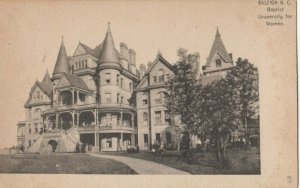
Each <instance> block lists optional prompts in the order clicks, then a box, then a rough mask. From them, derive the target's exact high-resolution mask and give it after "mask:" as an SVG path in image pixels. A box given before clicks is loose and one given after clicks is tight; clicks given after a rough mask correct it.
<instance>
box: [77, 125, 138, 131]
mask: <svg viewBox="0 0 300 188" xmlns="http://www.w3.org/2000/svg"><path fill="white" fill-rule="evenodd" d="M77 130H78V132H79V133H94V132H95V131H96V132H98V133H120V132H130V133H132V132H136V131H137V128H135V127H129V126H99V127H78V128H77Z"/></svg>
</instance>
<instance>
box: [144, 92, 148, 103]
mask: <svg viewBox="0 0 300 188" xmlns="http://www.w3.org/2000/svg"><path fill="white" fill-rule="evenodd" d="M147 104H148V94H147V93H146V92H145V93H143V105H147Z"/></svg>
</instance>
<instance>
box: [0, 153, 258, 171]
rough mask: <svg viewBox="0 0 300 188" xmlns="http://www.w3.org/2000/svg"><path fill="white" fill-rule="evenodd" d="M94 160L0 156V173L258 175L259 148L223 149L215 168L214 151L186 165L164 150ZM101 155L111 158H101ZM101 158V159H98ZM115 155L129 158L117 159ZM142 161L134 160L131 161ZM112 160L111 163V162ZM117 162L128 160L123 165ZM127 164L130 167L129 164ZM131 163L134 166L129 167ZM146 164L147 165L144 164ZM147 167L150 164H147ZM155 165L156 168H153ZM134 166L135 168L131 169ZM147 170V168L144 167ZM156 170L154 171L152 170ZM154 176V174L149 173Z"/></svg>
mask: <svg viewBox="0 0 300 188" xmlns="http://www.w3.org/2000/svg"><path fill="white" fill-rule="evenodd" d="M97 154H98V156H97V157H95V156H90V155H88V154H78V153H73V154H48V155H36V154H28V155H11V156H10V155H0V173H42V174H52V173H53V174H54V173H55V174H136V172H138V171H135V170H133V169H142V170H143V171H142V173H141V172H140V173H141V174H152V173H153V172H154V171H155V170H156V171H158V173H161V172H162V170H163V169H165V174H168V173H170V174H176V173H178V171H177V172H174V171H176V170H172V169H171V168H169V169H168V168H167V167H172V168H175V169H178V170H181V171H185V172H188V173H191V174H260V152H259V148H249V149H247V150H245V149H227V159H228V161H227V167H226V168H224V169H219V168H217V164H216V159H215V158H216V155H215V152H213V151H211V152H206V153H195V155H194V159H195V160H194V161H193V162H192V163H189V162H188V161H186V160H185V159H184V158H182V157H181V154H180V152H179V151H166V152H164V153H163V154H162V155H161V156H155V155H153V154H152V153H151V152H149V151H142V152H140V153H127V152H99V153H96V155H97ZM103 155H110V156H115V157H107V158H104V157H105V156H104V157H103ZM101 156H102V157H101ZM116 156H123V157H129V159H128V158H127V159H124V158H122V160H120V157H119V158H116ZM135 158H137V159H143V160H147V161H152V162H156V163H158V164H163V165H165V166H164V167H163V166H161V165H160V166H159V165H156V164H155V163H152V164H151V163H146V162H145V161H144V162H143V161H138V160H136V161H134V160H132V159H135ZM111 159H114V160H111ZM117 161H123V162H124V163H126V162H125V161H127V162H128V161H129V162H130V163H127V164H128V166H131V167H132V169H131V168H130V167H128V166H127V165H125V164H124V163H121V162H117ZM130 164H131V165H130ZM132 164H134V165H132ZM145 164H149V165H145ZM150 164H151V165H150ZM155 166H156V167H155ZM133 167H135V168H133ZM146 167H147V168H146ZM152 168H157V169H155V170H154V169H152ZM153 174H154V173H153Z"/></svg>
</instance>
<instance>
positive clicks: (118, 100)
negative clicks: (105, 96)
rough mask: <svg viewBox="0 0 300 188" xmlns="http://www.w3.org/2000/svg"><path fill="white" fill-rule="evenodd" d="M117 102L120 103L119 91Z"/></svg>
mask: <svg viewBox="0 0 300 188" xmlns="http://www.w3.org/2000/svg"><path fill="white" fill-rule="evenodd" d="M117 103H118V104H119V103H120V94H119V93H118V94H117Z"/></svg>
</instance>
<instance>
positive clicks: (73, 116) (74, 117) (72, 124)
mask: <svg viewBox="0 0 300 188" xmlns="http://www.w3.org/2000/svg"><path fill="white" fill-rule="evenodd" d="M74 114H75V113H74V110H73V111H72V127H74V122H75V120H74V118H75V117H74V116H75V115H74Z"/></svg>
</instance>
